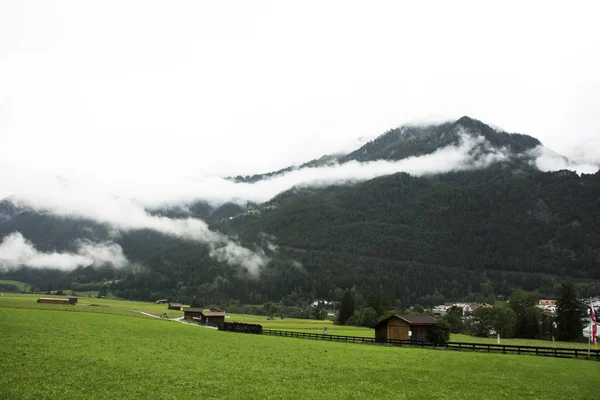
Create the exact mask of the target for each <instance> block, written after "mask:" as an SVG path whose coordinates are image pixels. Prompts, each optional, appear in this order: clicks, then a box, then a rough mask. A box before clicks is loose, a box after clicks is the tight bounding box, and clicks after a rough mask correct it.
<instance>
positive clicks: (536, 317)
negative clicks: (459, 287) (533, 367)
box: [444, 281, 584, 341]
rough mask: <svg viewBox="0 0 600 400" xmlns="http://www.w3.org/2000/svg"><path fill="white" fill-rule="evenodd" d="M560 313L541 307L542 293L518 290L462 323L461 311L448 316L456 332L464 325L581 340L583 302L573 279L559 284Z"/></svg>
mask: <svg viewBox="0 0 600 400" xmlns="http://www.w3.org/2000/svg"><path fill="white" fill-rule="evenodd" d="M557 291H558V298H557V301H556V304H557V309H556V316H553V315H549V314H545V313H543V312H542V311H541V310H540V309H539V308H538V307H537V304H538V301H539V297H540V295H539V293H537V292H526V291H522V290H515V291H514V292H513V293H512V295H511V296H510V299H509V301H508V303H499V304H497V305H496V306H494V307H480V308H478V309H476V310H475V311H474V312H473V313H472V315H471V316H470V318H468V319H467V320H466V321H467V323H466V324H464V325H461V324H460V323H459V322H458V321H459V320H460V321H462V319H461V318H460V317H459V316H458V312H457V311H454V310H452V311H451V312H449V313H448V314H447V315H446V316H445V317H444V318H445V319H446V321H448V323H449V324H450V326H451V328H452V331H453V332H459V331H460V330H461V328H463V329H465V330H466V331H467V332H468V333H470V334H472V335H475V336H489V335H492V334H493V335H496V334H500V336H502V337H518V338H528V339H551V338H553V337H554V338H556V339H557V340H562V341H574V340H578V339H579V338H581V336H582V323H581V318H582V316H583V315H582V308H584V307H582V305H581V304H580V302H579V300H578V298H577V293H576V290H575V287H574V286H573V284H572V283H571V282H569V281H563V282H561V283H560V284H559V285H558V286H557Z"/></svg>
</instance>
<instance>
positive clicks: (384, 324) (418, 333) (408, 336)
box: [373, 315, 437, 342]
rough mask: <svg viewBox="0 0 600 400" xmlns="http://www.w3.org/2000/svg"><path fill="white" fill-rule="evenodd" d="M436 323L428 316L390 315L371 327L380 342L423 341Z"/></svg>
mask: <svg viewBox="0 0 600 400" xmlns="http://www.w3.org/2000/svg"><path fill="white" fill-rule="evenodd" d="M436 322H437V321H436V320H435V318H432V317H430V316H428V315H392V316H389V317H387V318H386V319H384V320H381V321H379V322H378V323H377V325H375V326H374V327H373V328H375V339H376V340H377V341H381V342H385V341H386V340H388V339H393V340H422V341H425V340H427V335H428V334H429V330H430V329H431V327H433V326H434V325H435V324H436Z"/></svg>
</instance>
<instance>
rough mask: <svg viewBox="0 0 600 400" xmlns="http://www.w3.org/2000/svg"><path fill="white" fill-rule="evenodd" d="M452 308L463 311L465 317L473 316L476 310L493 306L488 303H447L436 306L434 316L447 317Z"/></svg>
mask: <svg viewBox="0 0 600 400" xmlns="http://www.w3.org/2000/svg"><path fill="white" fill-rule="evenodd" d="M451 307H457V308H460V309H462V313H463V315H467V314H472V313H473V312H474V311H475V310H477V309H479V308H482V307H492V305H491V304H487V303H445V304H443V305H439V306H435V307H433V308H432V311H433V313H434V314H437V315H446V313H447V312H448V309H449V308H451Z"/></svg>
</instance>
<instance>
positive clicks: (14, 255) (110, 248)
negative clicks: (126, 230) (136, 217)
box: [0, 232, 129, 271]
mask: <svg viewBox="0 0 600 400" xmlns="http://www.w3.org/2000/svg"><path fill="white" fill-rule="evenodd" d="M75 245H76V247H77V250H76V252H74V253H69V252H62V253H61V252H42V251H39V250H37V249H36V248H35V247H34V246H33V244H32V243H31V242H29V241H28V240H26V239H25V238H24V237H23V235H22V234H21V233H20V232H14V233H11V234H10V235H8V236H6V237H4V239H3V240H2V242H1V243H0V268H3V269H10V268H17V267H31V268H54V269H60V270H66V271H68V270H73V269H75V268H77V267H89V266H92V265H94V266H103V265H112V266H114V267H116V268H122V267H124V266H126V265H128V264H129V262H128V261H127V258H126V257H125V255H124V254H123V249H122V248H121V246H119V245H118V244H116V243H112V242H105V243H92V242H89V241H81V240H80V241H77V242H76V243H75Z"/></svg>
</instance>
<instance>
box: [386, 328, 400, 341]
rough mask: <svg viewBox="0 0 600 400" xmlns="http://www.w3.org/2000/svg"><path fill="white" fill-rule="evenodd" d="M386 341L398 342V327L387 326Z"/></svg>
mask: <svg viewBox="0 0 600 400" xmlns="http://www.w3.org/2000/svg"><path fill="white" fill-rule="evenodd" d="M388 329H389V330H388V339H394V340H398V339H400V326H398V325H388Z"/></svg>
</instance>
